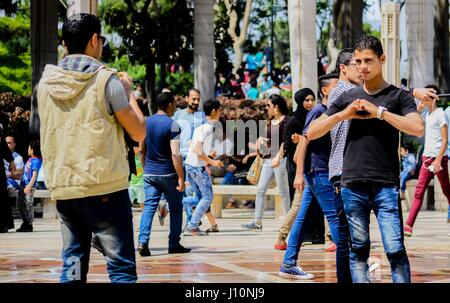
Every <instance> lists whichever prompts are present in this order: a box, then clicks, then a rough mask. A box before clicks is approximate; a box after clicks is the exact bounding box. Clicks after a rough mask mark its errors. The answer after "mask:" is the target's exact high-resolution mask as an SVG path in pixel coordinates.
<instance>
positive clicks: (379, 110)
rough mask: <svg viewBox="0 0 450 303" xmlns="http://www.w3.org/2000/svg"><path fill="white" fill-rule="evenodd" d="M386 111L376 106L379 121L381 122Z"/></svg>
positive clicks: (384, 108)
mask: <svg viewBox="0 0 450 303" xmlns="http://www.w3.org/2000/svg"><path fill="white" fill-rule="evenodd" d="M385 111H387V108H386V107H383V106H378V111H377V118H378V119H380V120H383V113H384V112H385Z"/></svg>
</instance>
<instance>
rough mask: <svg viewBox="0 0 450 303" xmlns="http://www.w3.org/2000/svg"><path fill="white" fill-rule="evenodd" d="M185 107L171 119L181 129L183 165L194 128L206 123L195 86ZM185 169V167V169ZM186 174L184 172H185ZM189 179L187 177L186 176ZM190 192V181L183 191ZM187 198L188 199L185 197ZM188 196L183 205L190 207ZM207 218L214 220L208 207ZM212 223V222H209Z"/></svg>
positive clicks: (198, 193) (187, 98)
mask: <svg viewBox="0 0 450 303" xmlns="http://www.w3.org/2000/svg"><path fill="white" fill-rule="evenodd" d="M186 101H187V107H186V108H185V109H182V110H178V111H177V112H175V115H174V117H173V119H174V120H175V121H177V123H178V125H179V126H180V129H181V134H180V152H181V156H182V157H183V165H184V163H185V160H186V157H187V154H188V152H189V146H190V145H191V143H192V137H193V135H194V129H196V128H197V127H199V126H201V125H203V124H205V123H206V117H205V113H204V112H202V111H200V110H199V107H200V91H199V90H198V89H196V88H191V89H190V90H189V91H188V93H187V96H186ZM185 170H186V169H185ZM185 175H186V173H185ZM186 179H187V181H189V179H188V178H186ZM189 192H192V188H191V186H190V182H188V183H187V184H186V191H185V193H189ZM195 194H196V196H197V200H200V199H201V193H200V192H199V191H196V193H195ZM186 198H188V199H186ZM189 201H190V198H189V197H186V196H185V199H183V206H184V207H191V206H190V205H191V203H190V202H189ZM206 215H207V216H208V219H209V220H210V222H211V220H212V221H213V222H214V220H213V219H214V217H213V216H212V213H211V209H210V208H208V209H207V211H206ZM211 224H212V225H214V224H213V223H211Z"/></svg>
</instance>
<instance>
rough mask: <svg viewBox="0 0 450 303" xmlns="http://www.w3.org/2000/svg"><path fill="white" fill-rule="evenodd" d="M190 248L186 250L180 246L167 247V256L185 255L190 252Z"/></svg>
mask: <svg viewBox="0 0 450 303" xmlns="http://www.w3.org/2000/svg"><path fill="white" fill-rule="evenodd" d="M190 251H191V249H190V248H186V247H184V246H182V245H179V246H175V247H169V254H186V253H188V252H190Z"/></svg>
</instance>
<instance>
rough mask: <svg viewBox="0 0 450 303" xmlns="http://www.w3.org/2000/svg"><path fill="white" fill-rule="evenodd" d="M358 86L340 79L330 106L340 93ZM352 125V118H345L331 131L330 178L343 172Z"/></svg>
mask: <svg viewBox="0 0 450 303" xmlns="http://www.w3.org/2000/svg"><path fill="white" fill-rule="evenodd" d="M355 87H357V86H356V85H353V84H351V83H350V82H345V81H342V80H339V82H338V84H337V85H336V87H335V88H334V89H333V90H332V91H331V93H330V96H329V97H328V106H330V105H331V104H333V102H335V101H336V100H337V99H338V98H339V96H340V95H342V94H343V93H344V92H346V91H349V90H351V89H353V88H355ZM349 127H350V120H345V121H342V122H339V123H338V124H336V125H335V126H334V127H333V128H332V129H331V131H330V136H331V153H330V161H329V162H328V168H329V177H330V180H331V179H332V178H333V177H340V176H341V174H342V166H343V163H344V149H345V142H346V141H347V134H348V130H349Z"/></svg>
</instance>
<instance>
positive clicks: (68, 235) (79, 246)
mask: <svg viewBox="0 0 450 303" xmlns="http://www.w3.org/2000/svg"><path fill="white" fill-rule="evenodd" d="M56 208H57V210H58V213H59V217H60V218H61V233H62V239H63V250H62V258H63V269H62V273H61V277H60V281H61V283H69V282H86V276H87V273H88V271H89V254H90V250H91V238H92V233H94V234H95V235H96V236H97V237H98V239H99V240H100V243H101V245H102V247H103V250H104V254H105V257H106V263H107V270H108V274H109V278H110V280H111V282H113V283H133V282H136V280H137V274H136V260H135V252H134V239H133V220H132V214H131V204H130V198H129V197H128V191H127V190H126V189H125V190H122V191H118V192H115V193H112V194H108V195H103V196H95V197H87V198H80V199H72V200H63V201H57V204H56Z"/></svg>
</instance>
